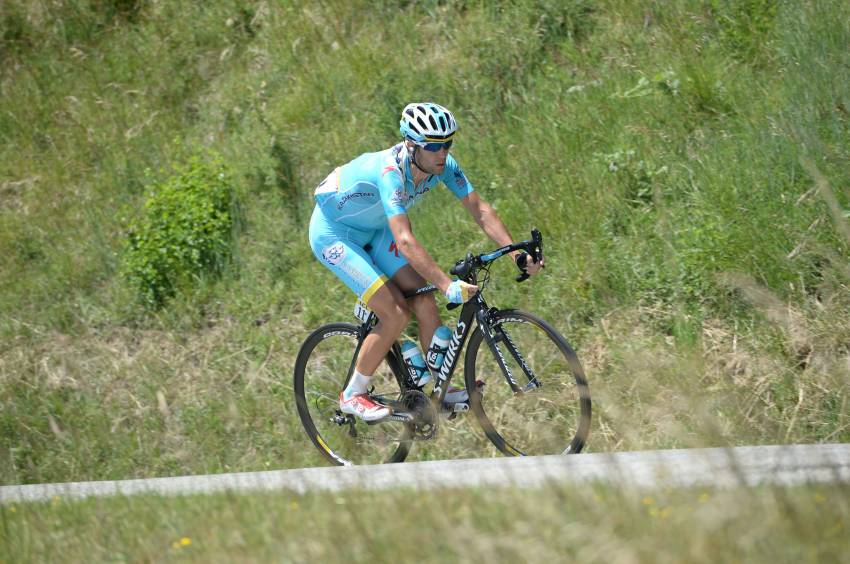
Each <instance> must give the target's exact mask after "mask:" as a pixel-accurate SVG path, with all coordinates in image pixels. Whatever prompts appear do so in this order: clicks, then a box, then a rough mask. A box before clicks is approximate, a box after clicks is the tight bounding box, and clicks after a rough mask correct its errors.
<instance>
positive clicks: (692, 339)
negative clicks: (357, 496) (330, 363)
mask: <svg viewBox="0 0 850 564" xmlns="http://www.w3.org/2000/svg"><path fill="white" fill-rule="evenodd" d="M740 6H743V4H738V3H732V2H722V1H719V0H718V1H712V2H697V1H686V0H679V1H676V2H664V3H660V2H650V1H647V2H642V3H633V2H625V1H621V0H607V1H602V0H600V1H596V2H593V1H589V0H587V1H581V2H571V3H563V2H556V1H548V0H523V1H519V2H478V1H467V2H461V1H457V2H429V1H419V2H390V1H385V2H377V3H375V2H360V1H355V2H345V3H343V2H330V3H299V2H236V1H229V0H216V1H212V2H204V3H192V2H166V3H163V2H143V1H138V2H117V1H115V2H105V1H101V2H93V1H92V2H87V1H84V0H65V1H62V2H53V3H50V4H49V5H48V4H47V3H41V2H23V1H19V0H10V1H8V2H4V3H3V5H2V7H0V26H2V28H0V29H2V32H0V37H2V41H3V43H2V47H3V49H2V53H0V58H2V70H0V89H2V97H0V140H2V141H0V251H1V252H2V256H3V267H2V270H0V335H2V339H0V402H2V406H3V408H2V410H0V429H2V432H0V482H3V483H22V482H39V481H57V480H82V479H97V478H104V479H107V478H126V477H137V476H150V475H164V474H175V473H181V474H182V473H197V472H219V471H227V470H231V469H239V470H251V469H264V468H267V467H292V466H302V465H307V464H317V463H319V462H320V459H319V458H318V455H317V454H314V453H312V452H311V451H310V449H309V448H308V443H307V442H306V441H305V439H304V437H303V435H302V431H301V429H300V426H299V423H298V420H297V418H296V417H295V415H294V410H293V407H294V402H293V398H292V396H291V392H290V375H291V372H292V362H293V359H294V356H295V353H296V352H297V348H298V346H299V344H300V342H301V340H302V339H303V338H304V336H305V335H306V333H307V332H308V330H309V329H311V328H312V327H314V326H316V325H317V324H319V323H322V322H325V321H330V320H339V319H340V318H341V317H342V318H344V317H345V315H346V314H345V311H346V308H348V307H349V305H348V304H349V303H351V301H352V300H351V296H349V294H348V293H347V291H346V290H345V288H344V287H343V286H342V285H341V284H339V283H338V282H337V281H336V280H335V279H334V278H333V277H332V276H331V275H330V274H329V273H328V272H326V271H325V270H324V269H323V268H322V267H320V266H319V265H318V264H317V263H316V262H315V260H314V259H313V257H312V256H311V254H310V251H309V249H308V247H307V244H306V223H307V220H308V218H309V213H310V210H311V205H312V204H311V194H312V189H313V186H315V184H316V183H317V182H319V181H320V180H321V178H322V177H324V176H325V175H326V174H327V173H328V171H330V170H331V169H332V168H333V167H334V166H337V165H338V164H340V163H344V162H346V161H347V160H349V159H351V158H353V157H354V156H356V155H357V154H359V153H360V152H363V151H370V150H376V149H378V148H382V147H386V146H389V145H390V144H392V143H394V142H395V141H396V140H397V137H398V134H397V129H396V125H395V124H396V123H397V114H398V112H399V110H400V108H402V107H403V106H404V104H406V103H407V102H409V101H411V100H415V99H433V100H437V101H439V102H441V103H443V104H445V105H446V106H448V107H450V108H451V109H453V110H454V111H455V112H456V114H457V116H458V118H459V121H460V134H459V137H458V142H457V144H456V149H453V151H454V152H455V154H456V156H457V158H458V160H459V161H460V163H461V164H462V165H463V166H464V168H465V169H466V171H467V173H468V175H469V176H470V179H471V180H472V183H473V185H474V186H475V188H476V189H477V190H478V191H480V192H481V194H482V195H483V196H484V198H485V199H487V200H488V201H491V202H493V203H494V204H495V205H496V207H497V208H498V210H499V213H500V214H501V215H502V217H503V218H504V219H505V221H506V223H507V224H508V226H509V227H510V229H511V230H512V232H513V234H514V235H515V236H516V237H517V238H520V237H523V236H524V234H525V233H527V232H528V231H530V229H531V228H532V227H539V228H540V229H541V230H542V231H543V233H544V236H545V238H546V252H547V269H546V272H545V274H544V275H543V276H541V277H539V278H537V279H535V280H534V281H533V283H528V284H523V285H522V286H517V285H515V284H513V283H511V282H510V279H509V278H508V276H509V275H510V274H511V271H510V269H509V268H508V267H507V265H506V266H505V267H504V268H503V269H502V270H499V271H497V272H496V275H497V281H498V282H497V283H496V284H494V286H493V288H492V291H491V293H490V296H491V301H492V302H493V303H494V304H495V305H499V306H502V307H507V306H518V307H522V308H526V309H529V310H532V311H534V312H536V313H538V314H540V315H542V316H543V317H545V318H547V319H548V320H550V321H551V322H553V324H554V325H555V326H557V327H558V328H559V329H561V330H562V331H563V332H564V333H565V334H567V335H568V337H569V338H570V339H571V340H572V341H573V342H574V344H575V345H576V347H577V349H578V351H579V355H580V357H581V358H582V359H583V360H584V362H585V364H586V368H587V372H588V375H589V378H590V384H591V392H592V394H593V397H594V399H595V402H596V406H597V411H596V413H597V414H598V417H597V418H596V420H595V422H594V427H593V430H592V434H591V440H590V443H589V445H588V448H589V449H590V450H597V451H600V450H614V449H640V448H655V447H671V446H705V445H720V444H739V443H776V442H792V441H794V442H813V441H846V440H848V439H850V420H848V415H847V414H848V413H850V410H848V409H847V404H848V397H850V388H848V382H850V378H848V377H849V376H850V365H848V358H850V356H849V355H850V350H848V346H847V343H848V339H850V326H848V322H847V316H846V315H845V312H846V310H847V306H848V302H850V294H848V291H847V284H848V271H847V268H846V264H847V257H848V243H850V241H848V240H847V239H846V237H845V235H844V234H843V233H844V227H842V225H843V223H842V221H841V217H842V216H846V213H847V212H846V210H847V209H848V207H849V206H850V204H848V194H847V192H846V189H845V187H846V185H847V180H848V176H847V174H848V173H847V169H846V166H844V164H845V162H846V158H847V151H848V145H847V139H848V136H847V108H850V100H848V91H847V86H846V85H847V84H850V80H848V79H850V76H848V73H850V71H848V69H850V66H848V62H850V60H848V57H850V55H848V51H847V49H846V45H847V44H848V39H850V37H848V35H850V32H848V30H847V28H846V26H845V25H843V22H845V21H847V17H848V8H847V6H846V5H845V3H842V2H838V1H837V0H836V1H832V2H802V3H796V2H783V3H779V4H775V3H763V2H748V3H746V6H748V7H747V8H746V9H744V8H741V7H740ZM773 6H778V7H777V8H774V7H773ZM201 148H210V149H212V150H214V151H215V152H217V153H218V154H220V155H222V156H223V158H224V159H225V160H226V161H227V164H228V166H229V167H230V169H231V170H232V171H233V172H234V178H235V184H236V190H237V198H238V199H239V202H240V209H241V210H242V212H243V216H244V217H243V220H244V226H243V227H242V229H241V232H240V235H239V239H238V240H237V241H236V243H235V247H234V249H233V257H234V259H233V263H232V264H231V265H230V267H229V270H228V271H227V272H225V273H224V275H223V276H222V277H221V279H220V280H218V281H215V282H213V281H207V282H205V283H203V284H200V285H198V286H197V287H196V288H193V289H189V290H187V291H185V292H183V293H181V294H180V295H178V296H176V297H175V298H174V299H172V300H171V301H170V302H168V304H167V305H166V307H164V308H163V309H161V310H159V311H158V312H155V313H147V312H145V311H143V310H140V309H138V308H137V307H136V306H135V305H134V304H135V299H134V296H133V294H132V289H131V288H129V287H128V285H127V283H126V281H124V280H123V279H122V278H121V277H120V275H119V270H118V266H119V264H120V259H121V257H120V250H121V248H122V246H123V243H124V239H125V236H126V229H127V225H128V221H129V220H130V219H131V218H132V217H135V215H134V214H136V213H138V211H137V210H138V209H139V208H140V207H141V205H142V203H143V200H144V197H145V188H146V186H149V185H152V184H155V183H159V182H162V181H165V180H166V179H167V178H168V177H169V175H170V174H171V171H172V170H173V164H174V163H179V162H181V161H182V160H184V159H185V158H187V157H189V156H191V155H193V154H197V153H198V152H200V150H201ZM802 163H810V164H811V166H809V165H805V166H804V165H803V164H802ZM815 180H817V182H815ZM830 194H831V195H832V196H829V195H830ZM412 221H413V224H414V226H415V229H416V234H417V236H418V237H419V238H420V239H421V240H422V241H423V242H424V243H425V245H426V246H427V247H428V248H429V250H431V251H432V254H433V255H434V256H435V257H436V258H437V259H438V261H439V262H440V263H441V264H443V265H445V266H446V267H448V265H449V264H451V263H452V262H453V261H454V260H455V259H456V258H458V257H460V256H462V255H463V254H465V253H466V251H467V250H472V249H475V250H484V249H487V248H489V247H490V246H491V244H490V243H488V242H487V241H486V239H485V237H484V236H483V235H482V234H481V233H480V231H479V230H478V229H477V227H475V226H474V224H473V222H472V221H470V220H469V219H468V218H467V217H465V214H464V213H463V211H462V209H461V208H460V206H457V205H454V204H453V203H452V198H451V197H450V196H449V195H447V194H443V193H435V194H433V195H432V196H429V198H428V199H427V200H426V201H425V202H423V204H422V205H421V207H417V208H416V209H415V210H414V211H413V212H412ZM415 453H418V456H420V457H426V458H439V457H447V456H487V455H491V454H492V453H493V451H492V449H490V447H488V446H487V445H486V443H485V442H484V441H483V439H482V438H481V436H480V433H479V432H478V431H477V429H476V427H475V425H474V422H473V421H472V420H471V419H470V420H468V421H463V422H459V423H458V424H457V425H456V426H455V427H452V428H450V429H448V430H447V432H446V433H444V436H443V437H442V438H440V439H439V440H438V441H437V442H435V443H431V444H428V445H423V446H422V448H419V449H418V450H417V451H415Z"/></svg>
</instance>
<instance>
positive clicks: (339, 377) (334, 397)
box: [295, 323, 412, 466]
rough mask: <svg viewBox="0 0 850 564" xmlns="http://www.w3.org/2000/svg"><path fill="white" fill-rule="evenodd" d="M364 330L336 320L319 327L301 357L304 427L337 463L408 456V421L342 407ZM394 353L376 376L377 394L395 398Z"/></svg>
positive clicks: (298, 374)
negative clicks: (375, 418) (364, 416)
mask: <svg viewBox="0 0 850 564" xmlns="http://www.w3.org/2000/svg"><path fill="white" fill-rule="evenodd" d="M358 342H359V330H358V328H357V327H355V326H354V325H351V324H350V323H331V324H329V325H324V326H322V327H320V328H319V329H317V330H315V331H313V333H311V334H310V336H309V337H307V340H305V341H304V344H303V345H301V350H300V351H298V357H297V358H296V360H295V402H296V405H297V407H298V416H299V417H300V418H301V423H302V424H303V425H304V430H305V431H307V435H308V436H309V437H310V440H311V441H313V444H314V445H316V448H318V449H319V451H320V452H321V453H322V454H323V455H324V457H325V458H326V459H327V460H328V461H329V462H331V463H333V464H337V465H346V466H347V465H352V464H380V463H382V462H402V461H403V460H404V459H405V458H406V457H407V453H408V452H409V451H410V446H411V441H412V433H411V431H410V429H408V428H407V427H406V426H405V425H403V424H402V423H399V422H396V421H387V422H384V423H377V424H373V425H369V424H367V423H365V422H364V421H362V420H360V419H356V418H355V417H354V416H352V415H344V414H342V413H340V411H339V393H340V392H341V391H342V389H343V388H344V387H345V384H346V378H347V376H348V375H349V374H351V371H352V369H353V367H354V362H355V360H356V355H357V351H358V346H357V345H358ZM391 361H392V359H391V358H390V356H389V355H388V356H387V360H386V361H384V362H382V363H381V365H380V366H379V367H378V370H377V371H376V372H375V374H374V375H373V377H372V384H373V385H374V386H375V388H376V389H375V390H374V392H373V394H375V395H383V396H386V397H389V398H393V399H395V398H396V397H398V395H399V387H398V381H397V380H396V378H395V376H394V374H393V371H392V369H391V367H390V365H389V363H390V362H391Z"/></svg>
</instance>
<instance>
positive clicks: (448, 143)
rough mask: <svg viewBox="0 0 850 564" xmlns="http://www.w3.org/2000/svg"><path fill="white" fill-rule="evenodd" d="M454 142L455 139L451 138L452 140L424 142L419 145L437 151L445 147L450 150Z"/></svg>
mask: <svg viewBox="0 0 850 564" xmlns="http://www.w3.org/2000/svg"><path fill="white" fill-rule="evenodd" d="M453 142H454V141H451V140H450V141H444V142H443V143H423V144H421V145H419V146H420V147H422V148H423V149H425V150H426V151H430V152H432V153H436V152H437V151H439V150H440V149H443V148H445V150H446V151H448V150H449V149H451V147H452V143H453Z"/></svg>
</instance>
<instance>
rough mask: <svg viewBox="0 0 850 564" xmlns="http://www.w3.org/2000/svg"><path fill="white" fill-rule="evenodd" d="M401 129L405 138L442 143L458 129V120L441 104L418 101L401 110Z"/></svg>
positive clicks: (421, 141)
mask: <svg viewBox="0 0 850 564" xmlns="http://www.w3.org/2000/svg"><path fill="white" fill-rule="evenodd" d="M399 131H401V134H402V135H403V136H404V138H405V139H410V140H412V141H415V142H417V143H433V142H436V143H442V142H444V141H448V140H450V139H451V138H452V137H453V136H454V134H455V131H457V122H456V121H455V117H454V116H453V115H452V113H451V112H450V111H448V110H447V109H446V108H444V107H443V106H441V105H439V104H434V103H431V102H417V103H413V104H408V105H407V106H405V107H404V110H402V112H401V121H400V122H399Z"/></svg>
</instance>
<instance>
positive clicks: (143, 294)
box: [123, 157, 234, 307]
mask: <svg viewBox="0 0 850 564" xmlns="http://www.w3.org/2000/svg"><path fill="white" fill-rule="evenodd" d="M229 176H230V175H229V173H228V171H227V169H226V167H225V166H224V165H223V164H221V163H220V162H218V161H215V160H213V161H212V162H207V161H205V160H202V159H201V158H199V157H193V158H192V159H190V160H189V161H188V163H187V164H185V165H182V166H179V167H176V173H175V174H174V175H173V176H172V177H170V178H169V179H167V180H166V181H165V182H164V183H162V184H161V185H158V186H154V187H153V188H152V189H151V191H150V195H149V197H148V198H147V200H146V202H145V204H144V211H143V213H142V214H141V215H140V216H139V217H136V218H134V219H133V220H132V221H131V222H130V225H129V228H128V231H127V242H126V246H125V253H124V264H123V273H124V276H125V278H126V279H127V280H128V281H129V282H130V284H131V285H133V286H134V287H135V288H136V289H137V290H138V292H139V295H140V298H141V299H142V301H143V302H145V303H146V304H147V305H149V306H153V307H160V306H161V305H162V304H163V302H164V301H165V300H166V299H167V298H169V297H171V296H172V295H174V293H175V292H176V291H178V290H180V289H183V288H189V287H191V286H193V285H195V284H196V283H197V282H198V281H199V280H200V279H201V278H202V277H203V276H205V275H217V274H219V273H220V272H221V268H222V266H223V265H224V264H225V263H226V261H227V259H228V258H229V256H230V251H231V241H232V226H233V217H232V213H231V209H232V206H233V203H234V202H233V188H232V185H231V182H230V177H229Z"/></svg>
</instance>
